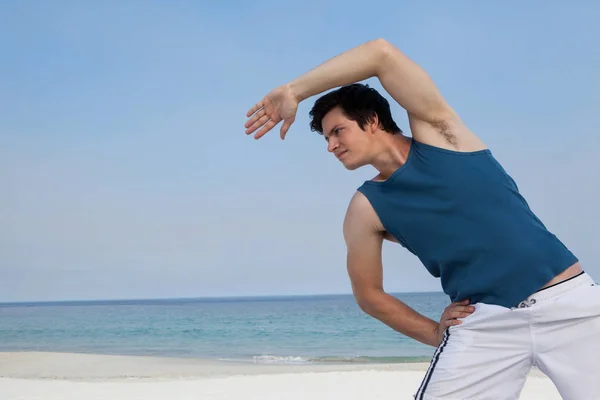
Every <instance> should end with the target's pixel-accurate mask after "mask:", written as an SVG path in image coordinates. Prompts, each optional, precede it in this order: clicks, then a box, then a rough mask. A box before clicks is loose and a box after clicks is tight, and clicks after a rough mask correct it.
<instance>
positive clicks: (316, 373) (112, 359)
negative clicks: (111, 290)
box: [0, 352, 561, 400]
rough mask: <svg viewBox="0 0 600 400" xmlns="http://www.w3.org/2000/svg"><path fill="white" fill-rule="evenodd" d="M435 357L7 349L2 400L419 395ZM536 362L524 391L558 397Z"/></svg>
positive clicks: (1, 357) (0, 362)
mask: <svg viewBox="0 0 600 400" xmlns="http://www.w3.org/2000/svg"><path fill="white" fill-rule="evenodd" d="M426 368H427V364H420V363H407V364H360V365H358V364H344V365H268V364H243V363H230V362H218V361H210V360H200V359H181V358H162V357H140V356H111V355H91V354H69V353H37V352H19V353H0V398H1V399H2V400H17V399H18V400H34V399H35V400H41V399H47V400H59V399H65V400H75V399H77V400H80V399H86V400H96V399H112V400H121V399H122V400H125V399H128V400H129V399H144V400H159V399H182V400H186V399H190V400H191V399H194V400H198V399H202V400H224V399H248V400H253V399H261V400H269V399H290V400H295V399H312V400H319V399H344V400H351V399H352V400H353V399H357V400H358V399H382V400H383V399H411V398H412V395H413V393H414V391H415V390H416V389H417V388H418V386H419V384H420V382H421V379H422V377H423V374H424V372H425V370H426ZM560 398H561V397H560V395H559V394H558V392H557V390H556V389H555V387H554V385H553V384H552V382H551V381H550V380H549V379H548V378H546V377H544V376H543V375H542V374H541V373H540V372H539V371H535V370H533V371H532V372H531V374H530V376H529V379H528V380H527V383H526V385H525V388H524V389H523V392H522V395H521V399H524V400H529V399H540V400H554V399H560Z"/></svg>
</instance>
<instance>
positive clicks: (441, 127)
mask: <svg viewBox="0 0 600 400" xmlns="http://www.w3.org/2000/svg"><path fill="white" fill-rule="evenodd" d="M431 126H433V127H434V128H435V129H437V130H438V132H439V133H440V134H441V135H442V136H443V137H444V139H446V140H447V141H448V143H450V144H451V145H453V146H456V145H458V138H457V137H456V135H454V134H453V133H452V130H451V129H450V126H449V125H448V123H447V122H446V121H442V120H436V121H432V122H431Z"/></svg>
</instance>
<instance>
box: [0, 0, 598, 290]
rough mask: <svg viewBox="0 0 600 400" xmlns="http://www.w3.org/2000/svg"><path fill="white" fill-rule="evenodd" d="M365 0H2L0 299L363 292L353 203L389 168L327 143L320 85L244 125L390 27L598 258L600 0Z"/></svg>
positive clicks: (398, 260)
mask: <svg viewBox="0 0 600 400" xmlns="http://www.w3.org/2000/svg"><path fill="white" fill-rule="evenodd" d="M364 4H365V3H364V2H357V1H356V2H355V1H332V2H327V4H320V3H319V2H317V1H314V0H309V1H302V2H285V3H281V2H275V1H255V2H251V3H248V2H241V1H239V2H231V1H225V2H221V3H218V4H217V3H215V2H211V3H208V2H192V1H171V2H158V1H135V0H131V1H127V2H120V1H119V2H117V1H105V2H75V1H53V2H33V1H23V2H3V3H1V4H0V54H1V56H0V57H2V58H1V62H0V185H1V187H2V196H0V276H1V277H2V279H0V301H31V300H66V299H106V298H140V297H141V298H149V297H201V296H230V295H279V294H311V293H349V292H350V283H349V280H348V278H347V274H346V267H345V245H344V242H343V238H342V235H341V232H342V231H341V224H342V221H343V217H344V213H345V210H346V206H347V204H348V201H349V199H350V197H351V195H352V194H353V193H354V191H355V189H356V188H357V187H358V186H359V185H360V184H361V183H362V181H363V180H365V179H368V178H370V177H371V176H373V174H374V172H373V170H372V169H370V168H364V169H361V170H358V171H354V172H348V171H346V170H345V169H343V167H342V166H341V165H339V163H338V162H337V161H336V160H335V158H334V157H333V156H331V155H330V154H328V153H327V152H326V145H325V141H324V140H323V138H322V137H320V136H318V135H317V134H315V133H312V132H310V130H309V129H308V122H309V120H308V110H309V109H310V107H311V105H312V103H313V102H314V100H315V98H311V99H308V100H307V101H306V102H304V103H302V104H301V105H300V110H299V115H298V118H297V120H296V123H295V124H294V125H293V126H292V128H291V130H290V132H289V133H288V137H287V139H286V140H285V141H283V142H282V141H281V140H280V139H279V135H278V132H276V133H275V134H269V135H267V137H265V138H263V139H261V140H259V141H255V140H254V139H252V138H251V137H247V136H245V135H244V127H243V124H244V123H245V121H246V118H245V113H246V111H247V109H248V108H250V107H251V106H252V105H253V104H254V103H255V102H256V101H257V100H259V99H260V98H261V97H262V96H263V95H264V94H265V93H266V92H267V91H268V90H270V89H271V88H273V87H275V86H277V85H280V84H283V83H286V82H287V81H289V80H291V79H293V78H295V77H296V76H298V75H299V74H302V73H304V72H306V71H307V70H309V69H311V68H313V67H314V66H316V65H318V64H319V63H321V62H323V61H325V60H326V59H328V58H330V57H332V56H334V55H336V54H338V53H340V52H342V51H344V50H347V49H349V48H351V47H354V46H356V45H359V44H361V43H363V42H365V41H368V40H370V39H374V38H377V37H383V38H385V39H387V40H388V41H390V42H392V43H393V44H394V45H396V46H398V47H399V48H400V49H401V50H403V51H404V52H405V53H406V54H407V55H408V56H409V57H411V58H413V59H414V60H415V61H416V62H417V63H419V64H420V65H421V66H423V67H424V68H425V69H426V70H427V72H428V73H429V74H430V75H431V76H432V78H433V79H434V81H435V82H436V84H437V85H438V86H439V88H440V90H441V91H442V93H443V95H444V96H445V97H446V99H447V100H448V101H449V102H450V104H451V105H452V106H453V107H454V108H455V109H456V110H457V111H458V113H459V114H460V115H461V117H462V118H463V120H464V121H465V122H466V123H467V125H468V126H469V127H470V128H471V129H472V130H473V131H474V132H476V133H477V134H478V135H479V136H480V137H481V138H482V139H483V140H484V141H485V142H486V143H487V144H488V146H489V147H490V148H491V149H492V151H493V152H494V154H495V156H496V157H497V158H498V159H499V161H500V162H501V163H502V164H503V165H504V167H505V168H506V169H507V170H508V172H509V173H510V174H511V175H512V176H513V177H514V178H515V179H516V181H517V183H518V184H519V187H520V188H521V191H522V193H524V195H525V196H526V198H527V200H528V201H529V203H530V205H531V207H532V208H533V210H534V211H535V212H536V213H537V214H538V216H540V218H541V219H542V220H543V221H544V223H546V225H547V226H548V227H549V228H550V230H551V231H553V232H554V233H556V234H557V236H559V238H561V239H562V240H563V241H564V242H565V244H566V245H567V246H568V247H569V248H570V249H571V250H573V251H574V252H575V254H576V255H577V256H578V257H580V259H581V261H582V263H583V264H584V267H585V269H586V270H587V271H588V272H590V273H591V274H592V275H593V276H594V277H595V278H596V279H600V247H599V246H598V242H599V240H600V233H599V232H600V231H599V230H598V228H597V226H598V224H599V223H600V211H599V209H598V207H597V204H598V200H599V198H600V179H599V178H598V176H597V173H598V171H599V168H598V164H597V160H598V156H597V155H598V154H599V153H600V135H599V133H600V80H599V79H598V71H600V47H599V46H598V38H600V27H599V26H598V24H597V21H598V19H599V18H600V5H598V3H595V2H591V1H589V2H569V3H567V2H554V1H528V2H521V3H518V4H517V3H515V4H514V5H508V4H507V3H506V2H493V4H492V2H474V1H472V2H443V3H440V2H438V3H435V5H433V4H431V3H429V4H424V3H418V4H417V3H413V2H410V3H409V2H397V1H379V2H378V1H371V2H369V6H370V8H369V9H365V7H364ZM368 83H370V84H371V85H373V86H374V87H376V88H381V86H380V85H379V83H378V82H377V81H376V80H369V81H368ZM386 96H387V95H386ZM388 99H389V96H388ZM392 108H393V112H394V113H395V116H396V120H397V122H398V124H399V125H400V126H401V128H403V129H404V130H405V131H407V132H408V127H407V119H406V116H405V113H404V111H403V110H402V109H401V108H400V107H399V106H397V105H393V107H392ZM384 264H385V267H384V268H385V288H386V290H389V291H421V290H439V283H438V281H437V280H436V279H434V278H432V277H430V276H429V275H427V273H426V272H425V270H424V268H423V267H422V266H421V265H420V263H419V262H418V260H417V259H416V258H415V257H413V256H412V255H409V254H407V253H406V252H405V251H404V250H403V249H401V248H400V247H399V246H397V245H393V244H386V245H385V247H384Z"/></svg>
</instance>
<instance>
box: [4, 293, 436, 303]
mask: <svg viewBox="0 0 600 400" xmlns="http://www.w3.org/2000/svg"><path fill="white" fill-rule="evenodd" d="M386 293H388V294H392V295H393V294H401V295H402V294H423V293H440V294H443V292H442V291H431V290H423V291H411V292H386ZM327 296H353V294H352V292H350V293H314V294H265V295H229V296H201V297H145V298H143V297H140V298H133V297H132V298H103V299H102V298H99V299H70V300H19V301H0V307H2V306H7V305H30V304H68V303H117V302H152V301H155V302H158V301H197V300H208V301H218V300H260V299H276V298H293V297H296V298H298V297H327Z"/></svg>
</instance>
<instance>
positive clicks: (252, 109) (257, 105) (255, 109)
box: [246, 101, 263, 117]
mask: <svg viewBox="0 0 600 400" xmlns="http://www.w3.org/2000/svg"><path fill="white" fill-rule="evenodd" d="M262 107H263V103H262V101H261V102H259V103H256V104H255V105H254V107H252V108H251V109H250V110H248V112H247V113H246V117H250V116H251V115H252V114H254V113H255V112H256V111H258V110H259V109H261V108H262Z"/></svg>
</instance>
